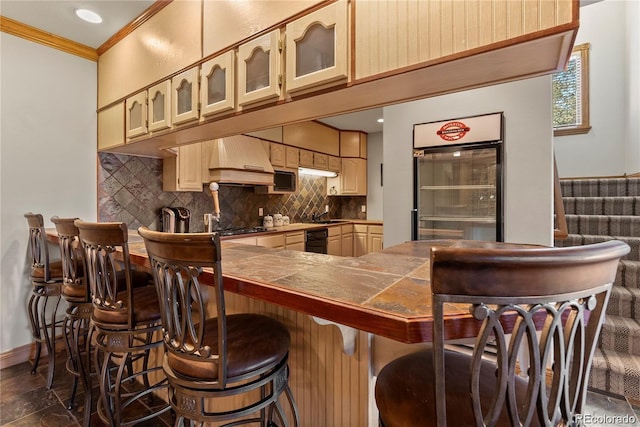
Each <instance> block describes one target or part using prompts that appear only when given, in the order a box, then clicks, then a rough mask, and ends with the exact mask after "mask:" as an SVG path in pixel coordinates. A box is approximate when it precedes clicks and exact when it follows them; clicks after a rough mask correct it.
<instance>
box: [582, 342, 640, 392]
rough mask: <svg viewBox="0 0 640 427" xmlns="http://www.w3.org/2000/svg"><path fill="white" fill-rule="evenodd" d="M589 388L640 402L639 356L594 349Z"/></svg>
mask: <svg viewBox="0 0 640 427" xmlns="http://www.w3.org/2000/svg"><path fill="white" fill-rule="evenodd" d="M589 386H590V387H592V388H594V389H597V390H602V391H605V392H609V393H613V394H617V395H619V396H627V397H630V398H631V399H634V400H640V356H634V355H631V354H628V353H622V352H616V351H613V350H604V349H596V351H595V354H594V357H593V364H592V366H591V374H590V380H589Z"/></svg>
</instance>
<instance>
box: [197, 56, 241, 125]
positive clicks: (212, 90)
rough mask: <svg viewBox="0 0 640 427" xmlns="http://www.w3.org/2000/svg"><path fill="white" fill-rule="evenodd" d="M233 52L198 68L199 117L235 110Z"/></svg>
mask: <svg viewBox="0 0 640 427" xmlns="http://www.w3.org/2000/svg"><path fill="white" fill-rule="evenodd" d="M234 64H235V52H234V51H233V50H230V51H228V52H227V53H223V54H222V55H220V56H217V57H215V58H213V59H211V60H209V61H207V62H205V63H204V64H202V66H201V67H200V105H201V111H200V115H201V116H202V117H203V118H204V117H206V116H210V115H215V114H217V113H222V112H225V111H229V110H233V109H234V108H235V87H234V83H235V72H234V69H235V67H234Z"/></svg>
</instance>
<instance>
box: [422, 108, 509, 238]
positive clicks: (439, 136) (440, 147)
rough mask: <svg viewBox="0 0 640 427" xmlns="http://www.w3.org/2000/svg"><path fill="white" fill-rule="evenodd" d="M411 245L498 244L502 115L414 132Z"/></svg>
mask: <svg viewBox="0 0 640 427" xmlns="http://www.w3.org/2000/svg"><path fill="white" fill-rule="evenodd" d="M413 148H414V150H413V157H414V169H413V175H414V196H413V210H412V217H413V218H412V230H411V232H412V239H413V240H433V239H465V240H484V241H496V242H501V241H503V222H502V211H503V205H502V158H503V115H502V113H493V114H486V115H481V116H473V117H465V118H459V119H453V120H446V121H439V122H431V123H422V124H416V125H414V127H413Z"/></svg>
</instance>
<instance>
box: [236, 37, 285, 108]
mask: <svg viewBox="0 0 640 427" xmlns="http://www.w3.org/2000/svg"><path fill="white" fill-rule="evenodd" d="M281 61H282V58H281V55H280V30H277V29H276V30H273V31H271V32H270V33H267V34H265V35H263V36H260V37H258V38H255V39H253V40H251V41H249V42H247V43H245V44H242V45H240V47H238V104H239V105H240V106H246V105H249V104H256V103H264V102H269V101H272V100H274V99H277V98H279V97H280V94H281V84H280V81H281V71H280V67H281Z"/></svg>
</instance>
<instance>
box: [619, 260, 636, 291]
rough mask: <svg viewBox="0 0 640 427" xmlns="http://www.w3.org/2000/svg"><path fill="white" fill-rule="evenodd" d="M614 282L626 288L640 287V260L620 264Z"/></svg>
mask: <svg viewBox="0 0 640 427" xmlns="http://www.w3.org/2000/svg"><path fill="white" fill-rule="evenodd" d="M613 284H614V285H615V286H624V287H625V288H635V289H638V288H640V262H629V261H626V262H621V263H620V264H618V273H617V274H616V280H615V281H614V282H613Z"/></svg>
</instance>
